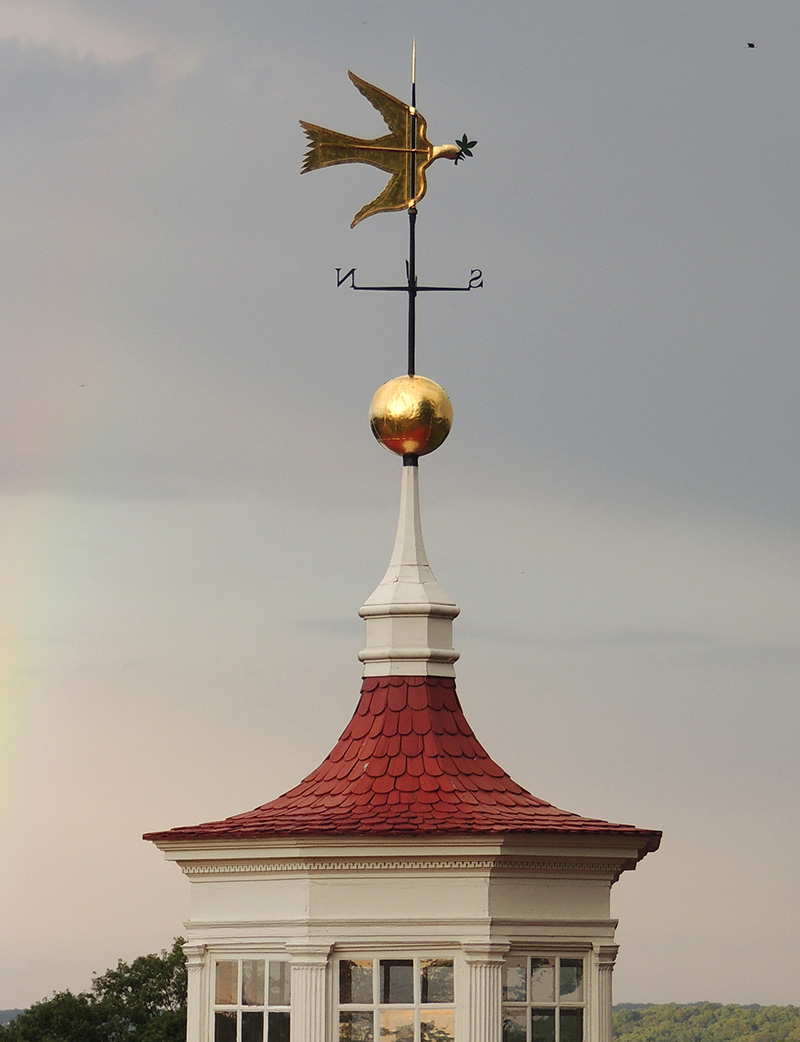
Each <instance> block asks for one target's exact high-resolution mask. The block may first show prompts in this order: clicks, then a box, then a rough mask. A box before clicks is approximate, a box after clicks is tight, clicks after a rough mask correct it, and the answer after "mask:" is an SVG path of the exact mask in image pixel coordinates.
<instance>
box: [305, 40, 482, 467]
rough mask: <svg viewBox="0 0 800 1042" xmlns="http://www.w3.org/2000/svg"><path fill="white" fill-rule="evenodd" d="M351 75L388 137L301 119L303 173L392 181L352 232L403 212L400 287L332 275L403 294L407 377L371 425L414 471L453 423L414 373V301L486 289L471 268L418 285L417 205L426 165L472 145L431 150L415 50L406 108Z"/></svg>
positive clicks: (444, 403) (393, 387) (440, 397)
mask: <svg viewBox="0 0 800 1042" xmlns="http://www.w3.org/2000/svg"><path fill="white" fill-rule="evenodd" d="M348 75H349V76H350V79H351V80H352V81H353V83H354V84H355V86H356V88H357V90H359V91H360V93H361V94H363V95H364V97H365V98H366V99H367V100H368V101H369V102H371V104H372V105H373V106H374V107H375V108H376V109H377V110H378V112H380V114H381V116H383V119H384V121H385V123H386V125H387V127H388V128H389V133H388V134H384V135H383V136H382V137H377V138H356V137H351V136H350V135H349V134H342V133H339V132H338V131H336V130H327V129H326V128H325V127H320V126H317V124H316V123H307V122H306V121H305V120H302V119H301V120H300V125H301V126H302V128H303V130H304V131H305V132H306V135H307V137H308V142H309V147H308V151H307V152H306V154H305V156H304V157H303V167H302V170H301V173H303V174H305V173H307V172H308V171H309V170H319V169H322V168H323V167H326V166H336V165H337V164H339V163H367V164H369V165H370V166H375V167H378V169H379V170H384V171H385V172H386V173H387V174H389V175H390V177H389V180H388V182H387V184H386V186H385V187H384V189H383V191H382V192H381V193H380V194H379V195H378V196H376V197H375V199H373V200H372V201H371V202H369V203H367V204H366V205H365V206H362V207H361V209H360V210H359V211H358V213H357V214H356V215H355V217H354V218H353V221H352V224H351V225H350V227H351V228H355V226H356V225H357V224H358V223H359V222H360V221H363V220H364V219H365V218H367V217H371V216H372V215H373V214H376V213H388V212H391V211H395V210H407V211H408V218H409V255H408V260H407V262H406V276H407V280H406V284H405V285H404V286H357V285H356V280H355V274H356V270H355V268H351V269H350V270H349V271H348V272H347V273H346V274H345V275H342V274H341V268H337V269H336V274H337V285H338V286H341V285H343V284H344V283H346V282H347V281H348V280H350V285H351V287H352V288H353V289H359V290H377V291H388V292H402V293H407V294H408V376H407V377H397V378H395V379H394V380H390V381H389V383H388V384H384V386H383V387H382V388H380V389H379V390H378V392H377V393H376V395H375V398H374V399H373V404H372V407H371V409H370V423H371V425H372V430H373V433H374V434H375V436H376V437H377V438H378V440H379V441H380V442H381V443H382V444H383V445H385V446H386V448H388V449H390V451H392V452H396V453H398V454H400V455H402V456H403V462H404V463H405V464H406V465H410V466H416V462H417V457H418V456H420V455H423V454H424V453H426V452H432V451H433V450H434V449H435V448H437V447H438V446H439V445H440V444H441V443H442V441H444V439H445V437H446V436H447V433H448V431H449V430H450V423H451V422H452V411H451V409H450V401H449V399H448V397H447V394H446V393H445V392H444V390H443V389H442V388H441V387H439V385H438V384H435V383H434V382H433V381H432V380H427V379H425V378H424V377H418V376H417V375H416V372H415V367H416V359H415V352H416V298H417V294H418V293H422V292H425V291H428V292H430V291H448V292H459V291H469V290H471V289H478V288H480V287H481V286H483V274H482V272H481V271H480V269H479V268H473V269H472V271H471V272H470V280H469V285H467V286H420V285H418V284H417V274H416V233H415V229H416V219H417V203H418V202H419V201H420V199H422V197H423V196H424V195H425V190H426V188H427V181H426V176H425V171H426V170H427V169H428V167H429V166H430V165H431V163H433V162H434V161H435V160H437V159H442V158H445V159H452V160H453V162H454V163H455V164H458V162H459V161H460V160H462V159H464V158H465V157H467V156H471V155H472V149H473V148H474V147H475V145H476V144H477V142H476V141H471V140H469V138H468V137H467V135H466V134H464V135H463V137H462V138H461V140H460V141H456V142H455V143H454V144H448V145H432V144H431V143H430V141H429V140H428V139H427V137H426V136H425V132H426V130H427V124H426V122H425V119H424V117H423V116H422V115H421V113H420V112H418V110H417V107H416V43H415V44H414V48H413V51H412V59H411V104H410V105H406V103H405V102H403V101H400V100H399V99H398V98H395V97H393V96H392V95H391V94H387V93H386V91H385V90H381V89H380V87H375V86H374V85H373V84H371V83H367V82H366V80H362V79H360V78H359V77H358V76H356V75H355V74H354V73H352V72H350V73H348Z"/></svg>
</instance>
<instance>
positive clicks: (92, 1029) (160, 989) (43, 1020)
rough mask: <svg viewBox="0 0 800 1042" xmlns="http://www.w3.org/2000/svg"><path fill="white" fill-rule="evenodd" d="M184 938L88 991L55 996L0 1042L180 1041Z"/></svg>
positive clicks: (109, 973) (0, 1031)
mask: <svg viewBox="0 0 800 1042" xmlns="http://www.w3.org/2000/svg"><path fill="white" fill-rule="evenodd" d="M182 944H183V938H182V937H177V938H176V939H175V941H174V942H173V945H172V948H171V949H170V950H169V951H162V952H161V954H160V955H140V956H139V958H138V959H134V960H133V962H132V963H131V964H130V965H129V964H128V963H126V962H123V961H122V960H120V961H119V962H118V963H117V966H116V968H115V969H113V970H106V972H105V973H103V974H101V975H99V976H96V977H95V978H94V980H93V981H92V986H91V989H90V990H89V991H88V992H80V993H79V994H78V995H73V994H72V992H70V991H62V992H57V993H56V994H54V995H53V996H52V997H51V998H49V999H43V1000H42V1001H41V1002H36V1003H34V1005H33V1006H31V1007H30V1009H26V1010H24V1011H23V1012H22V1013H20V1015H19V1016H18V1017H17V1018H16V1019H15V1020H13V1021H12V1022H11V1023H10V1024H8V1025H6V1026H5V1027H0V1042H123V1040H124V1042H185V1039H186V961H185V958H184V954H183V950H182V947H181V946H182Z"/></svg>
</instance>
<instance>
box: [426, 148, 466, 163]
mask: <svg viewBox="0 0 800 1042" xmlns="http://www.w3.org/2000/svg"><path fill="white" fill-rule="evenodd" d="M460 155H461V149H460V148H459V147H458V145H434V146H433V156H432V159H431V162H433V160H434V159H452V160H454V161H456V162H457V161H458V157H459V156H460Z"/></svg>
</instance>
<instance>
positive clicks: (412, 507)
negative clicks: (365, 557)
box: [358, 466, 459, 677]
mask: <svg viewBox="0 0 800 1042" xmlns="http://www.w3.org/2000/svg"><path fill="white" fill-rule="evenodd" d="M458 612H459V609H458V607H457V606H456V604H455V603H454V602H453V601H452V600H451V599H450V598H449V597H448V596H447V594H446V593H445V592H444V590H443V589H442V588H441V586H440V585H439V584H438V582H437V581H436V578H435V576H434V574H433V572H432V571H431V566H430V565H429V564H428V558H427V555H426V553H425V546H424V544H423V542H422V525H421V523H420V515H419V473H418V468H417V467H414V466H406V467H403V485H402V493H401V497H400V519H399V521H398V523H397V538H396V540H395V544H394V550H393V551H392V557H391V560H390V561H389V567H388V568H387V570H386V575H384V577H383V579H382V580H381V583H380V585H379V586H378V588H377V590H375V592H374V593H373V594H372V596H371V597H369V598H368V599H367V600H366V601H365V603H364V604H363V605H362V606H361V609H360V611H359V615H360V616H361V617H362V619H364V620H365V621H366V624H367V646H366V647H365V648H364V650H363V651H362V652H361V654H360V655H359V656H358V657H359V659H361V661H362V662H363V663H364V676H365V677H382V676H390V675H392V676H435V677H452V676H455V669H454V666H453V663H454V662H455V661H456V659H457V658H458V652H457V651H455V649H454V648H453V619H454V618H455V617H456V616H457V615H458Z"/></svg>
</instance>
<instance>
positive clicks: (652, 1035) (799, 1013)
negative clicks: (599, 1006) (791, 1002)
mask: <svg viewBox="0 0 800 1042" xmlns="http://www.w3.org/2000/svg"><path fill="white" fill-rule="evenodd" d="M614 1038H615V1039H616V1040H617V1042H800V1007H798V1006H722V1005H720V1004H719V1003H715V1002H698V1003H695V1004H693V1005H689V1006H679V1005H676V1004H675V1003H669V1004H668V1005H664V1006H624V1007H619V1008H617V1009H615V1011H614Z"/></svg>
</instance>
